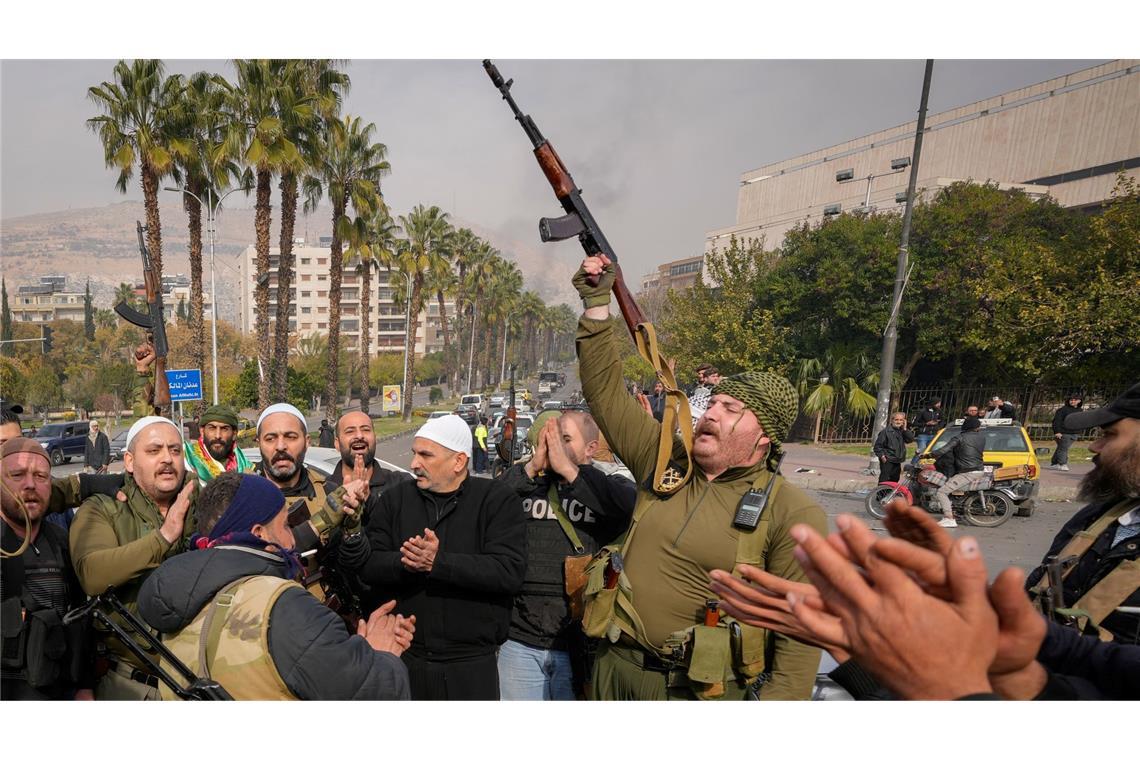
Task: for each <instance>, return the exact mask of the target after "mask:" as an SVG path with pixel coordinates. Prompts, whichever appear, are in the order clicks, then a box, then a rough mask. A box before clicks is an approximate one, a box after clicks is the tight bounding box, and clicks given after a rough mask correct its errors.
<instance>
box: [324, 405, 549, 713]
mask: <svg viewBox="0 0 1140 760" xmlns="http://www.w3.org/2000/svg"><path fill="white" fill-rule="evenodd" d="M412 453H413V454H414V456H413V457H412V472H413V473H414V474H415V476H416V479H415V481H410V480H402V481H400V482H398V483H396V484H395V485H393V486H392V487H390V488H388V489H386V490H385V491H384V493H383V494H381V496H380V503H379V508H378V509H376V510H375V511H373V512H372V514H371V515H370V516H369V520H368V525H367V535H366V536H365V539H364V542H363V544H364V546H365V551H364V552H362V553H360V554H359V555H356V556H353V557H352V558H351V564H349V565H345V567H346V569H347V570H349V571H353V572H356V571H358V572H359V574H360V577H361V578H362V579H363V580H364V582H365V583H368V584H369V585H371V586H373V587H374V588H376V589H377V590H379V591H380V592H381V593H382V594H383V595H384V598H395V599H396V611H397V612H399V613H400V614H402V615H404V616H410V615H415V618H416V633H415V638H414V639H413V640H412V645H411V647H410V648H409V649H408V651H407V652H405V653H404V655H403V660H404V663H405V664H406V665H407V666H408V675H409V680H410V683H411V692H412V699H415V700H421V699H433V700H434V699H441V700H442V699H446V700H453V699H483V700H487V699H496V700H497V699H498V698H499V671H498V667H497V664H496V657H495V652H496V649H497V648H498V647H499V645H500V644H502V643H503V642H504V641H506V638H507V630H508V627H509V625H510V620H511V607H512V602H513V600H514V596H515V594H516V593H518V591H519V590H520V589H521V588H522V584H523V576H524V573H525V569H526V551H527V547H526V544H527V533H526V524H525V521H524V517H523V511H522V509H521V506H522V505H521V503H520V500H519V498H518V496H517V495H516V494H515V493H514V492H513V491H512V490H511V489H510V488H509V487H507V486H506V485H504V484H503V483H500V482H499V481H497V480H489V479H486V478H476V477H474V476H471V475H469V474H468V472H467V462H468V460H469V459H470V458H471V428H469V427H467V423H466V422H464V421H463V420H462V419H461V418H460V417H458V416H456V415H454V414H452V415H448V416H446V417H440V418H437V419H434V420H428V421H427V422H426V423H424V426H423V427H421V428H420V429H419V431H418V432H417V433H416V436H415V438H414V439H413V441H412ZM343 559H344V558H343V557H342V560H343Z"/></svg>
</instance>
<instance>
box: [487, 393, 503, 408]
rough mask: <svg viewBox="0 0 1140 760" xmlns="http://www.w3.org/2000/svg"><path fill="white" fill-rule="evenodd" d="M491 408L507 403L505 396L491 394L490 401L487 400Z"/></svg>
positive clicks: (500, 406)
mask: <svg viewBox="0 0 1140 760" xmlns="http://www.w3.org/2000/svg"><path fill="white" fill-rule="evenodd" d="M487 403H488V405H489V406H490V407H491V408H492V409H501V408H502V407H504V406H506V405H507V397H506V396H491V399H490V401H488V402H487Z"/></svg>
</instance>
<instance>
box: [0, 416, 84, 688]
mask: <svg viewBox="0 0 1140 760" xmlns="http://www.w3.org/2000/svg"><path fill="white" fill-rule="evenodd" d="M0 482H2V484H3V488H2V489H0V517H2V518H3V522H0V542H2V543H3V546H4V551H6V552H10V553H12V554H13V555H14V556H9V557H4V559H3V567H2V569H0V580H2V581H3V587H4V589H3V607H2V609H3V626H4V660H3V668H2V669H3V679H2V681H0V683H2V684H3V686H2V691H0V694H2V696H0V698H2V699H5V700H16V699H36V700H40V699H91V698H92V696H93V695H92V691H91V686H92V684H93V674H92V672H91V668H90V659H89V656H90V651H89V648H88V644H89V637H90V628H89V626H88V625H87V623H86V621H76V622H75V623H72V624H71V625H68V626H65V625H64V624H63V620H62V618H63V616H64V615H65V614H67V612H68V610H69V609H71V608H73V607H76V606H78V605H81V604H83V601H84V596H83V591H82V589H80V587H79V581H78V580H77V579H76V577H75V573H74V572H73V571H72V569H71V557H70V555H69V553H68V547H67V531H65V530H64V529H63V528H61V527H59V526H58V525H53V524H51V523H48V522H45V521H44V519H43V517H44V514H45V513H46V512H47V507H48V501H49V499H50V498H51V462H49V461H48V457H47V453H46V452H45V451H44V449H43V447H42V446H40V445H39V444H38V443H36V442H35V441H33V440H29V439H27V438H22V437H20V436H16V437H14V438H13V439H12V440H10V441H7V442H5V443H4V444H3V446H2V447H0ZM21 504H22V505H23V508H21ZM25 510H26V512H25ZM21 547H24V550H23V551H22V552H21V551H20V549H21ZM17 552H19V553H17ZM47 642H54V643H56V644H57V645H58V643H60V642H63V643H65V646H64V647H63V648H62V649H58V650H54V651H50V652H49V649H48V647H47V646H45V643H47Z"/></svg>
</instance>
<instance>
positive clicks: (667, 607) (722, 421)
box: [573, 256, 827, 700]
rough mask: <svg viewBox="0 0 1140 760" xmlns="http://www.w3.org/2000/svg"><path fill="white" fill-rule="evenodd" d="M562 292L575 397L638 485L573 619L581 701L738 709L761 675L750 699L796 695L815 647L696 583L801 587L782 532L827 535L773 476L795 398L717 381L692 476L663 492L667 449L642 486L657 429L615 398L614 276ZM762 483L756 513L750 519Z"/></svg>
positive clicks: (582, 271)
mask: <svg viewBox="0 0 1140 760" xmlns="http://www.w3.org/2000/svg"><path fill="white" fill-rule="evenodd" d="M573 283H574V287H575V288H576V289H577V290H578V292H579V294H580V295H581V296H582V300H583V304H584V306H585V311H584V313H583V314H582V317H581V319H580V320H579V321H578V335H577V350H578V361H579V376H580V377H581V378H582V392H583V393H584V394H585V397H586V402H587V403H588V404H589V405H590V410H591V412H592V413H593V415H594V419H595V420H596V421H597V423H598V425H599V427H600V428H601V429H602V432H603V433H604V434H605V437H606V440H608V441H609V442H610V444H611V446H612V447H613V450H614V452H615V453H616V454H617V455H618V456H619V457H620V458H621V460H622V461H623V462H625V464H626V465H628V466H629V468H630V470H631V471H632V472H633V474H634V480H635V482H637V483H638V484H639V487H638V491H637V501H636V506H635V508H634V513H633V522H632V524H631V526H630V529H629V531H628V533H626V535H625V537H624V539H622V540H620V542H618V543H614V544H611V545H610V546H608V547H606V548H605V549H603V550H602V552H601V553H599V555H598V557H599V559H598V560H595V562H594V563H593V565H592V566H591V568H590V573H591V574H592V576H593V577H591V579H590V581H589V582H588V583H587V586H586V613H585V617H584V620H583V622H584V625H585V627H586V632H587V634H589V635H591V636H594V637H596V638H599V639H600V642H599V644H598V655H597V659H596V660H595V663H594V677H593V683H592V694H591V697H592V698H594V699H694V698H697V699H742V698H744V697H745V696H746V695H747V694H748V692H749V690H750V689H751V688H753V687H754V686H755V685H756V684H757V682H758V681H759V680H760V676H761V674H765V675H766V678H765V679H764V683H763V686H762V687H761V688H760V690H759V698H760V699H762V700H774V699H807V698H808V696H809V695H810V694H811V687H812V682H813V680H814V677H815V673H816V668H817V667H818V665H819V657H820V653H819V650H818V649H816V648H815V647H812V646H809V645H805V644H801V643H799V642H797V641H795V640H793V639H791V638H790V637H787V636H784V635H783V634H775V633H773V634H767V633H765V632H763V631H761V630H760V629H754V628H750V627H749V626H738V625H734V622H735V621H732V620H731V619H729V620H726V619H724V618H722V617H721V616H719V615H718V613H717V611H716V608H715V605H716V601H715V600H711V601H710V600H709V590H708V583H707V580H706V579H707V577H708V573H709V571H711V570H714V569H720V570H724V571H727V572H732V570H733V568H734V567H735V566H736V565H737V564H752V565H757V566H760V567H762V568H764V569H766V570H767V571H768V572H771V573H773V574H775V575H778V576H781V577H785V578H790V579H793V580H802V579H803V577H804V575H803V570H802V569H801V568H800V567H799V565H798V564H797V563H796V561H795V558H794V557H793V554H792V552H793V549H794V548H795V541H794V540H793V539H792V537H791V534H790V529H791V528H792V526H793V525H795V524H797V523H806V524H809V525H811V526H813V527H814V528H816V529H817V530H818V531H820V532H825V531H826V529H827V521H826V518H825V516H824V514H823V510H822V509H820V507H819V506H818V505H816V504H815V503H814V502H813V501H812V500H811V499H810V498H809V497H808V496H807V495H806V494H804V493H803V492H802V491H800V490H799V489H797V488H795V487H794V486H792V485H790V484H788V483H786V482H784V480H783V478H782V477H780V476H779V475H777V474H776V472H775V470H776V463H777V461H778V459H779V454H780V446H781V443H782V442H783V441H784V439H785V438H786V436H787V434H788V430H789V429H790V427H791V425H792V422H793V421H794V420H795V417H796V414H797V412H798V404H799V397H798V394H797V393H796V390H795V388H794V387H793V386H792V384H791V383H790V382H788V380H787V379H786V378H783V377H780V376H779V375H776V374H774V373H770V372H745V373H742V374H740V375H736V376H733V377H728V378H725V379H723V380H721V381H720V382H719V383H718V384H717V385H716V386H715V387H714V388H713V389H712V395H711V397H710V399H709V404H708V409H707V411H705V413H704V415H703V416H702V417H701V418H700V420H699V422H698V423H697V424H696V426H695V427H696V429H695V431H694V432H695V436H694V438H693V445H692V452H691V453H692V467H693V472H692V473H691V477H689V478H688V479H687V480H685V481H684V482H683V483H681V484H680V485H676V486H674V488H673V490H671V491H667V490H666V488H665V484H666V483H668V482H670V481H671V482H672V483H676V482H677V481H680V480H682V478H681V477H680V476H681V475H682V473H681V470H682V469H683V468H684V467H685V464H684V459H685V457H684V450H683V448H681V447H680V445H679V442H676V443H675V444H674V446H673V448H672V451H671V452H668V451H667V452H665V453H666V454H667V455H668V456H669V462H668V464H669V467H668V468H667V469H666V470H665V472H664V476H663V477H662V484H661V485H659V486H657V487H656V489H653V488H650V487H649V485H650V484H651V483H652V482H653V480H654V478H655V469H656V462H657V459H658V442H659V440H660V432H661V425H660V423H658V422H657V421H656V420H654V419H653V418H652V417H650V416H649V415H647V414H645V412H644V411H643V410H642V408H641V406H640V405H639V404H638V403H637V402H636V401H634V400H633V399H631V398H630V397H629V396H628V395H626V394H624V393H622V392H621V389H622V362H621V357H620V353H619V351H618V346H617V338H616V336H615V335H614V323H613V322H612V321H611V320H610V309H609V302H610V290H611V289H612V287H613V283H614V270H613V266H612V265H611V264H610V262H609V260H608V259H607V258H606V257H605V256H597V257H589V258H587V259H586V260H585V261H583V262H582V266H581V267H580V268H579V269H578V272H577V273H576V274H575V275H574V279H573ZM678 458H680V460H681V461H680V462H678V461H677V460H678ZM769 483H771V484H772V491H771V492H770V494H769V496H768V498H767V501H766V505H765V506H764V509H763V510H762V511H756V510H755V509H749V508H750V506H751V505H754V504H756V503H757V501H758V500H759V499H760V494H761V493H763V492H764V490H765V489H766V487H767V486H768V484H769ZM752 517H755V518H756V521H755V522H753V521H752V519H751V518H752Z"/></svg>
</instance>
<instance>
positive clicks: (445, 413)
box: [428, 409, 455, 420]
mask: <svg viewBox="0 0 1140 760" xmlns="http://www.w3.org/2000/svg"><path fill="white" fill-rule="evenodd" d="M452 414H455V412H449V411H447V410H445V409H441V410H439V411H438V412H432V413H431V414H429V415H428V419H429V420H437V419H439V418H440V417H447V416H450V415H452Z"/></svg>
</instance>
